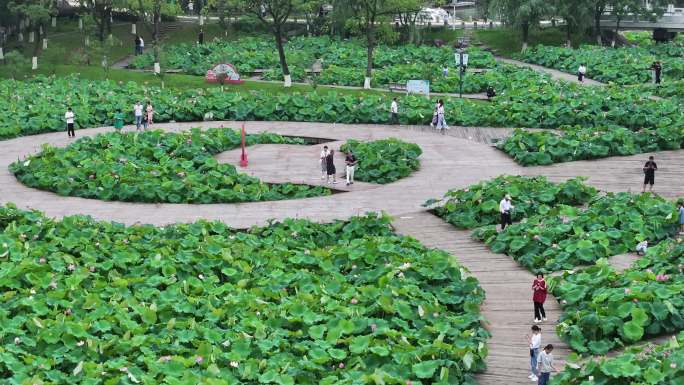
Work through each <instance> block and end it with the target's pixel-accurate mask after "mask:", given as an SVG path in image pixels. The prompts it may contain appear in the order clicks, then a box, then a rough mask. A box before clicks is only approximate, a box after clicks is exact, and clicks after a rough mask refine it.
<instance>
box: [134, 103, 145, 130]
mask: <svg viewBox="0 0 684 385" xmlns="http://www.w3.org/2000/svg"><path fill="white" fill-rule="evenodd" d="M133 115H134V116H135V129H136V130H138V131H139V130H140V126H141V125H142V121H143V105H142V103H140V101H139V100H138V101H137V102H136V103H135V105H134V106H133Z"/></svg>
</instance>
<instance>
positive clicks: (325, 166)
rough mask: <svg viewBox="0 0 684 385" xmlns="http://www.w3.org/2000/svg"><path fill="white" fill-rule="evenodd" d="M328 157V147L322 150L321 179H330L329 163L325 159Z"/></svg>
mask: <svg viewBox="0 0 684 385" xmlns="http://www.w3.org/2000/svg"><path fill="white" fill-rule="evenodd" d="M327 157H328V146H323V149H322V150H321V179H325V178H327V177H328V163H327V162H326V160H325V158H327Z"/></svg>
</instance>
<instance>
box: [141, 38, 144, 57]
mask: <svg viewBox="0 0 684 385" xmlns="http://www.w3.org/2000/svg"><path fill="white" fill-rule="evenodd" d="M144 52H145V40H143V38H142V36H140V54H141V55H142V54H143V53H144Z"/></svg>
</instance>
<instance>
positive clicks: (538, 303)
mask: <svg viewBox="0 0 684 385" xmlns="http://www.w3.org/2000/svg"><path fill="white" fill-rule="evenodd" d="M532 292H533V294H532V301H533V302H534V323H539V322H542V321H546V311H544V302H546V294H547V288H546V281H545V280H544V274H542V273H537V278H535V279H534V282H532Z"/></svg>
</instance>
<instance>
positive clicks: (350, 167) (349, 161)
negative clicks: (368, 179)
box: [344, 150, 356, 186]
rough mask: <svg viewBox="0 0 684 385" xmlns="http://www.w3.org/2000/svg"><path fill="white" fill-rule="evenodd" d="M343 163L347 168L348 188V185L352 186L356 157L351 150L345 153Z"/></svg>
mask: <svg viewBox="0 0 684 385" xmlns="http://www.w3.org/2000/svg"><path fill="white" fill-rule="evenodd" d="M344 163H345V164H346V166H347V170H346V171H347V186H349V185H350V184H354V171H355V170H356V157H355V156H354V153H352V151H351V150H349V151H347V156H346V157H345V158H344Z"/></svg>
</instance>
